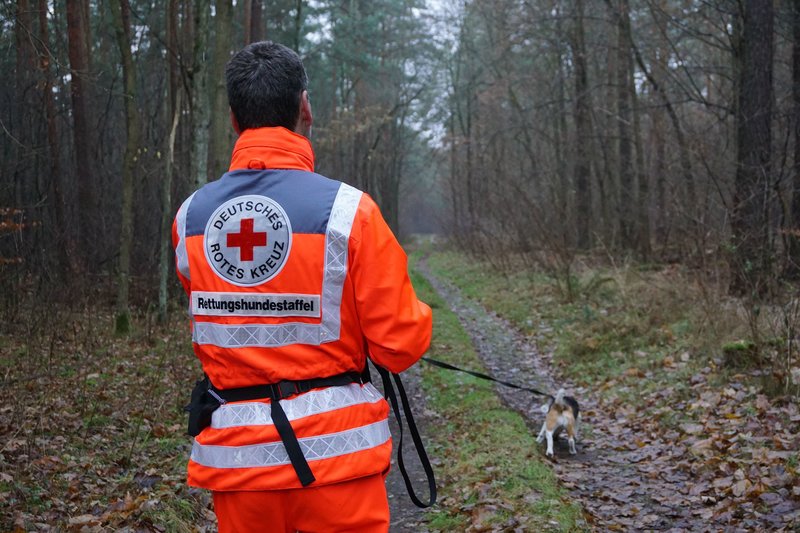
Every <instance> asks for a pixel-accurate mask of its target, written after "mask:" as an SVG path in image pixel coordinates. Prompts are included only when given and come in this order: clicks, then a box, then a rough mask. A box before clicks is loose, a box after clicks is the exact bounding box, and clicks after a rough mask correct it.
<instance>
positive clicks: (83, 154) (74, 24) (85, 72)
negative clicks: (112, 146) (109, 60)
mask: <svg viewBox="0 0 800 533" xmlns="http://www.w3.org/2000/svg"><path fill="white" fill-rule="evenodd" d="M66 2H67V4H66V6H67V37H68V54H69V64H70V89H71V91H70V92H71V97H72V124H73V126H72V144H73V148H74V151H75V172H74V176H75V179H76V180H77V182H78V187H77V189H78V213H79V216H78V220H79V223H78V225H77V230H78V236H77V237H78V242H79V243H80V249H81V251H82V253H81V254H79V257H81V258H82V260H83V261H84V262H88V261H91V257H92V255H94V254H93V252H94V244H93V242H92V241H93V232H92V230H91V224H92V223H93V222H95V215H96V206H95V203H96V194H95V189H94V188H95V177H94V164H93V161H92V160H91V157H90V155H89V150H90V147H91V146H92V135H91V120H90V117H89V105H88V101H89V98H90V97H89V94H88V82H87V80H88V77H89V50H88V49H87V46H86V43H87V40H86V35H87V33H88V28H87V27H86V20H85V19H84V13H83V11H84V6H83V2H82V1H81V0H66Z"/></svg>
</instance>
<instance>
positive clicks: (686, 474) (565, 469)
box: [417, 260, 796, 532]
mask: <svg viewBox="0 0 800 533" xmlns="http://www.w3.org/2000/svg"><path fill="white" fill-rule="evenodd" d="M417 269H418V270H419V272H420V273H422V274H423V275H424V276H425V277H426V278H427V279H428V281H429V282H430V283H431V284H432V285H433V287H434V288H435V289H436V291H437V292H438V293H439V294H440V295H441V296H442V298H443V299H444V300H445V301H447V303H448V305H449V306H450V308H451V309H452V311H453V312H454V313H455V314H456V315H457V316H458V317H459V320H460V321H461V323H462V326H463V327H464V329H465V330H466V331H467V332H468V333H469V335H470V336H471V338H472V341H473V344H474V346H475V348H476V350H477V352H478V354H479V356H480V358H481V359H482V361H483V362H484V364H485V366H486V369H487V371H488V373H489V374H490V375H493V376H495V377H497V378H498V379H502V380H505V381H509V382H512V383H517V384H519V385H523V386H528V387H534V388H539V389H540V390H544V391H553V392H554V391H556V390H557V389H558V388H559V387H564V388H565V389H566V390H567V394H569V395H571V396H574V397H575V398H576V399H577V400H578V401H579V402H580V406H581V415H582V424H581V432H580V438H579V440H578V444H577V449H578V454H577V455H575V456H571V455H569V452H568V447H567V443H566V440H559V441H557V442H556V449H555V451H556V454H555V455H556V457H555V460H554V461H553V468H554V470H555V472H556V474H557V476H558V477H559V479H560V481H561V482H562V484H563V485H564V486H565V487H566V488H567V489H569V490H570V491H571V495H572V496H573V497H574V498H575V499H576V500H578V501H579V502H580V504H581V505H582V507H583V508H584V510H585V514H586V519H587V521H588V522H589V523H590V524H592V525H593V527H594V528H596V529H597V530H603V531H608V530H611V531H632V530H637V531H639V530H651V531H652V530H673V531H693V532H694V531H728V530H731V531H733V530H737V531H741V530H763V529H770V530H776V529H780V528H781V527H785V526H786V525H787V524H786V523H785V522H784V520H783V519H782V516H781V515H782V514H784V513H775V512H774V511H773V512H771V513H768V514H759V513H757V512H756V513H752V510H747V511H749V512H747V513H746V516H742V515H741V510H740V509H736V508H734V509H730V510H727V511H722V512H721V511H720V509H719V508H715V506H714V504H715V503H717V502H715V501H714V499H713V498H711V499H709V498H708V497H707V496H703V495H702V494H701V493H702V491H699V490H697V489H696V486H695V485H694V483H693V480H692V475H691V473H690V471H689V469H687V468H686V466H687V461H685V459H686V457H687V455H688V454H690V453H691V452H693V450H687V448H686V447H685V446H681V445H675V444H673V443H671V442H669V441H667V440H665V439H664V438H663V437H662V436H661V435H659V434H658V433H657V432H653V431H651V430H647V429H645V428H643V427H639V424H640V422H637V421H635V420H634V419H633V417H628V416H626V413H625V412H624V411H620V410H615V411H614V412H613V413H607V412H604V409H603V406H602V403H600V401H599V399H598V397H597V395H595V394H593V393H592V391H590V390H587V389H585V388H581V387H576V386H575V385H573V384H572V383H570V382H569V381H567V380H564V379H563V378H560V377H558V376H556V375H555V372H554V368H555V367H554V366H553V365H551V364H550V363H551V358H550V356H549V355H548V354H542V353H539V351H538V350H537V348H536V340H535V339H530V338H527V337H524V336H522V335H521V334H520V333H519V332H518V331H517V330H516V329H515V328H514V327H512V326H511V325H510V324H509V323H508V322H507V321H505V320H504V319H502V318H500V317H498V316H496V315H495V314H494V313H491V312H489V311H487V310H486V309H485V308H484V307H483V306H481V305H480V304H478V303H476V302H474V301H472V300H469V299H468V298H466V297H464V296H462V295H461V294H460V292H459V291H458V290H457V289H456V288H455V287H453V286H452V285H450V284H449V283H447V282H445V281H443V280H441V279H439V278H437V277H436V276H434V275H433V274H432V272H431V271H430V269H429V268H428V265H427V263H426V261H425V260H422V261H420V262H419V263H418V265H417ZM443 371H444V370H443ZM496 390H497V394H498V395H499V396H500V397H501V398H502V399H503V401H504V402H505V403H506V404H507V405H508V406H509V407H511V408H512V409H515V410H516V411H518V412H520V413H521V414H522V416H523V417H524V418H525V420H526V422H527V423H528V425H529V427H530V428H531V432H532V433H534V434H538V431H539V429H540V427H541V424H542V422H543V415H542V413H541V411H540V406H541V405H542V404H543V403H544V401H545V400H544V399H543V398H542V397H539V396H533V395H532V394H530V393H528V392H524V391H520V390H517V389H512V388H509V387H504V386H502V385H497V387H496ZM627 414H632V413H627ZM645 432H646V433H645ZM542 446H544V444H542ZM786 511H789V512H796V509H786ZM732 524H735V526H733V525H732Z"/></svg>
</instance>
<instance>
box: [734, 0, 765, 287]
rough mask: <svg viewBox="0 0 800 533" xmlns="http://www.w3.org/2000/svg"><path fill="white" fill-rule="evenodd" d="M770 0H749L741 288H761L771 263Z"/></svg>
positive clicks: (741, 144)
mask: <svg viewBox="0 0 800 533" xmlns="http://www.w3.org/2000/svg"><path fill="white" fill-rule="evenodd" d="M773 24H774V20H773V4H772V0H746V1H745V2H744V20H743V26H742V41H741V63H740V68H739V72H738V80H737V81H738V91H737V96H738V98H737V110H736V111H737V112H736V148H737V167H736V182H735V187H736V188H735V194H734V200H733V213H731V229H732V241H733V245H734V247H735V256H734V259H735V264H734V274H735V279H734V282H733V285H732V289H733V291H734V292H735V293H737V294H742V295H744V294H761V293H763V292H764V291H765V290H766V289H767V284H768V281H769V277H770V270H771V265H772V260H773V257H772V252H773V251H772V247H771V244H770V243H771V241H770V237H771V235H770V224H769V208H770V202H771V201H772V200H771V198H770V194H771V192H770V189H771V188H770V174H771V170H772V169H771V158H772V130H771V121H772V55H773V51H772V46H773Z"/></svg>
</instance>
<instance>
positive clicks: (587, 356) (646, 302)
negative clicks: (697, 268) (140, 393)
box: [429, 251, 800, 400]
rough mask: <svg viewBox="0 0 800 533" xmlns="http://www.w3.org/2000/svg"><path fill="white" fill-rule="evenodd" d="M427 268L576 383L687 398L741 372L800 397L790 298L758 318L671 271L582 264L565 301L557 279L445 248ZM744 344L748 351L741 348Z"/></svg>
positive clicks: (767, 388) (774, 390) (619, 392)
mask: <svg viewBox="0 0 800 533" xmlns="http://www.w3.org/2000/svg"><path fill="white" fill-rule="evenodd" d="M429 263H430V265H431V267H432V268H433V269H434V271H435V272H437V273H438V274H439V275H442V276H443V277H446V278H447V279H450V280H452V281H453V282H454V283H455V284H456V285H457V286H458V287H459V288H460V289H461V290H462V291H463V293H464V294H466V295H467V296H469V297H472V298H474V299H476V300H478V301H480V302H481V303H482V304H483V305H484V306H486V307H487V308H488V309H490V310H492V311H494V312H496V313H498V314H499V315H501V316H503V317H505V318H507V319H509V320H510V321H511V322H512V323H513V324H515V326H516V327H517V328H518V329H519V330H520V331H522V332H524V333H526V334H528V335H530V336H531V337H532V338H533V339H534V340H535V341H536V342H537V345H538V347H539V349H540V351H541V352H542V353H550V354H552V356H553V361H554V363H555V364H556V365H558V366H559V368H560V371H561V372H562V373H563V374H564V375H565V376H567V377H568V378H570V379H571V380H572V381H573V382H575V383H576V384H578V385H582V386H590V387H592V388H597V389H599V390H601V391H604V392H605V393H606V394H613V395H615V396H621V397H622V399H625V398H626V397H629V398H630V399H631V400H635V399H636V398H637V397H639V395H641V394H643V393H644V394H646V393H648V392H650V391H652V390H655V389H658V388H660V387H662V388H663V387H665V386H669V387H674V388H675V392H676V394H677V397H680V396H681V394H683V393H684V392H685V391H686V386H685V385H686V383H688V382H689V380H690V379H691V377H692V376H693V375H696V374H698V373H704V374H707V375H709V376H710V379H712V380H715V379H716V380H719V381H720V382H721V383H723V382H725V380H726V376H732V375H736V376H737V377H742V376H744V379H746V380H749V382H750V383H752V384H753V386H755V387H757V388H758V389H759V390H762V391H764V392H766V393H769V394H772V395H773V396H774V395H780V394H785V393H790V394H797V392H798V386H797V383H800V379H796V381H792V372H794V374H795V376H794V377H795V378H800V368H797V367H798V366H800V363H798V362H797V360H796V359H795V358H794V356H793V355H792V353H791V350H792V349H794V350H795V351H796V350H797V348H796V344H797V339H796V338H795V337H796V332H795V329H796V328H797V325H798V323H800V322H798V321H797V315H799V314H800V313H798V312H797V309H795V307H796V306H797V303H796V302H795V303H794V304H792V302H793V300H788V303H786V304H783V306H781V305H772V306H762V307H761V308H760V312H759V314H760V316H759V317H758V318H757V319H756V320H755V321H754V319H753V316H752V311H750V312H748V307H747V302H742V301H740V300H735V299H733V298H730V297H728V296H726V295H725V294H724V292H723V291H721V290H719V289H718V288H715V287H711V286H704V285H703V284H702V282H700V281H698V280H697V278H696V277H693V276H692V275H691V274H690V273H688V272H686V271H684V270H683V269H682V268H681V267H677V266H673V265H667V266H664V267H663V268H654V267H651V268H637V266H636V265H632V264H631V265H624V266H618V267H616V268H610V267H608V266H587V265H583V266H582V268H581V269H577V271H576V272H575V274H574V275H575V279H574V280H573V282H572V285H573V286H574V287H576V290H575V291H573V297H571V298H569V299H568V298H567V297H565V294H564V292H563V289H562V287H561V285H562V284H561V283H560V282H559V281H558V280H555V279H553V278H552V277H548V276H546V275H543V274H540V273H532V272H530V271H528V270H526V269H524V268H522V266H520V268H510V269H509V270H508V271H506V272H502V273H501V272H497V271H494V270H492V269H491V268H490V267H488V265H486V264H484V263H482V262H480V261H477V260H474V259H472V258H467V257H466V256H464V255H462V254H459V253H456V252H447V251H440V252H437V253H434V254H432V255H431V256H430V258H429ZM792 306H794V307H792ZM792 313H793V314H792ZM754 328H757V329H756V331H759V332H760V335H755V334H754V333H753V332H754ZM793 328H794V329H793ZM754 336H758V337H759V339H757V341H756V342H757V344H756V342H754V341H753V340H752V338H753V337H754ZM742 339H745V340H742ZM737 346H745V347H746V349H741V350H740V351H738V352H737V351H736V350H735V349H734V348H733V347H737ZM748 350H749V351H748ZM753 350H757V353H758V354H759V356H758V357H756V356H754V355H753V354H754V353H756V352H754V351H753ZM793 369H794V370H793ZM643 378H646V379H643ZM614 385H620V386H619V387H614Z"/></svg>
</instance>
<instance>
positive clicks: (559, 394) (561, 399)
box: [553, 389, 567, 407]
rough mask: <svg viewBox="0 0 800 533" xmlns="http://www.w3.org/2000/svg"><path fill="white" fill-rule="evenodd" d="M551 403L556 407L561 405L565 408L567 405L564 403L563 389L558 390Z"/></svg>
mask: <svg viewBox="0 0 800 533" xmlns="http://www.w3.org/2000/svg"><path fill="white" fill-rule="evenodd" d="M553 403H554V404H556V405H563V406H565V407H566V405H567V404H566V403H564V389H558V392H557V393H556V397H555V399H554V400H553Z"/></svg>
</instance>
